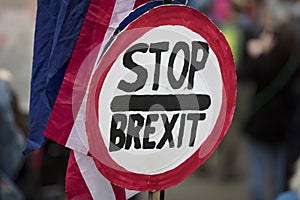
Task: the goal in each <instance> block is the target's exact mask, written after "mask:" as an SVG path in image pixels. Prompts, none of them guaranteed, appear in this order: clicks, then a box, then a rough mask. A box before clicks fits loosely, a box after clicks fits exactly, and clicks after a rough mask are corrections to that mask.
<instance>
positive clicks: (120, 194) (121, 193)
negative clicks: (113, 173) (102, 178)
mask: <svg viewBox="0 0 300 200" xmlns="http://www.w3.org/2000/svg"><path fill="white" fill-rule="evenodd" d="M111 187H112V189H113V191H114V193H115V197H116V200H126V194H125V189H124V188H121V187H119V186H117V185H114V184H112V183H111Z"/></svg>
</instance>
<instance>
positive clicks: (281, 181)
mask: <svg viewBox="0 0 300 200" xmlns="http://www.w3.org/2000/svg"><path fill="white" fill-rule="evenodd" d="M188 4H189V6H192V7H194V8H195V9H198V10H199V11H201V12H203V13H205V14H206V15H207V16H208V17H209V18H211V19H212V21H213V22H214V23H215V24H216V25H217V26H218V27H219V28H220V30H221V31H222V32H223V33H224V35H225V37H226V39H227V41H228V43H229V45H230V46H231V49H232V53H233V57H234V60H235V64H236V71H237V82H238V89H237V102H236V112H235V116H234V120H233V122H232V125H231V128H230V130H229V133H228V134H227V136H226V137H225V139H224V140H223V141H222V143H221V145H220V147H219V148H218V150H217V152H216V154H218V166H221V167H219V168H218V169H217V170H218V174H219V175H220V177H221V178H222V180H225V181H228V180H233V179H234V178H240V174H239V168H238V165H239V162H240V160H239V158H240V157H241V156H240V155H239V153H240V151H239V148H240V145H241V140H246V142H247V155H243V157H246V158H247V159H248V163H249V167H248V168H247V170H249V171H248V172H247V174H246V181H247V184H248V196H249V200H274V199H277V200H299V199H300V161H298V164H297V160H299V155H300V123H299V122H300V69H299V68H300V51H299V49H298V47H300V46H299V45H300V0H189V2H188ZM11 81H12V75H11V74H10V72H9V71H7V70H3V69H1V70H0V154H1V156H0V158H1V159H0V199H16V200H18V199H60V198H61V199H63V198H64V176H65V170H66V165H67V159H68V150H66V149H65V148H63V147H60V146H58V145H57V144H55V143H53V142H51V141H48V142H47V143H46V144H45V146H44V147H43V148H42V149H41V150H39V151H37V152H34V153H31V154H30V155H26V156H23V155H22V150H23V149H24V143H25V138H26V136H27V133H28V123H27V121H28V119H27V118H28V116H27V113H23V112H21V111H20V109H19V107H18V106H19V103H20V100H18V98H17V94H16V93H15V92H14V89H13V88H12V87H11ZM205 167H206V166H205V165H204V166H203V167H202V169H205ZM213 173H215V172H213Z"/></svg>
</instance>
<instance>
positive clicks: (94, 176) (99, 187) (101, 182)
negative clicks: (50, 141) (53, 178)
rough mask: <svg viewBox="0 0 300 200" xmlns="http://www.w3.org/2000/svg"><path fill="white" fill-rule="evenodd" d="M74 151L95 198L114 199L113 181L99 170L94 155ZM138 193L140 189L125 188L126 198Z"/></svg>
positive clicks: (102, 199)
mask: <svg viewBox="0 0 300 200" xmlns="http://www.w3.org/2000/svg"><path fill="white" fill-rule="evenodd" d="M73 152H74V157H75V160H76V162H77V165H78V167H79V170H80V172H81V174H82V177H83V179H84V181H85V183H86V185H87V187H88V189H89V191H90V193H91V195H92V197H93V199H95V200H97V199H100V198H101V200H114V199H115V195H114V191H113V189H112V186H111V183H110V182H109V181H108V180H107V179H106V178H105V177H104V176H103V175H102V174H101V173H100V172H99V170H98V169H97V167H96V165H95V162H94V160H93V159H92V157H90V156H86V155H84V154H81V153H79V152H76V151H73ZM138 193H139V191H135V190H128V189H125V194H126V199H129V198H131V197H133V196H134V195H136V194H138ZM104 197H105V198H104ZM106 198H107V199H106Z"/></svg>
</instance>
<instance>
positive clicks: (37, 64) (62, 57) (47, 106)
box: [24, 0, 90, 153]
mask: <svg viewBox="0 0 300 200" xmlns="http://www.w3.org/2000/svg"><path fill="white" fill-rule="evenodd" d="M89 4H90V1H89V0H65V1H60V0H39V1H38V6H37V18H36V27H35V38H34V40H35V42H34V55H33V64H32V80H31V94H30V113H29V137H28V140H27V145H26V149H25V151H24V153H28V152H30V151H33V150H36V149H39V148H40V147H41V146H42V144H43V143H44V136H43V132H44V129H45V127H46V124H47V121H48V118H49V116H50V113H51V109H52V106H53V104H54V101H55V99H56V96H57V93H58V91H59V88H60V85H61V83H62V80H63V77H64V73H65V71H66V68H67V66H68V63H69V60H70V58H71V56H72V52H73V49H74V46H75V43H76V40H77V38H78V35H79V33H80V30H81V27H82V24H83V21H84V18H85V15H86V13H87V10H88V7H89ZM62 52H63V53H62Z"/></svg>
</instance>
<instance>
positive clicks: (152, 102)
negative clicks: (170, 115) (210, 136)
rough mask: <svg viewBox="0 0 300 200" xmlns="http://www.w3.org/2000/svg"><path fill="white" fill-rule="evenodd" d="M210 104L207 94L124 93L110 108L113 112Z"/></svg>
mask: <svg viewBox="0 0 300 200" xmlns="http://www.w3.org/2000/svg"><path fill="white" fill-rule="evenodd" d="M210 104H211V100H210V96H209V95H205V94H181V95H123V96H115V97H114V98H113V100H112V102H111V104H110V108H111V111H112V112H123V111H180V110H206V109H207V108H209V106H210Z"/></svg>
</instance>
